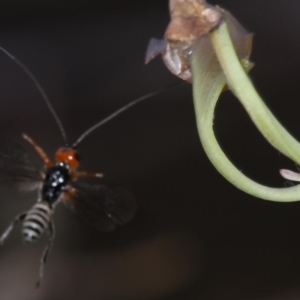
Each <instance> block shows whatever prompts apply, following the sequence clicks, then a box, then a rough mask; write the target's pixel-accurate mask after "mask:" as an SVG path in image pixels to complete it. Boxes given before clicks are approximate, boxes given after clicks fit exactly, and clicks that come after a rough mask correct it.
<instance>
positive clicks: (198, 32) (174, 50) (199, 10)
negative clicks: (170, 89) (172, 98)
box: [146, 0, 222, 82]
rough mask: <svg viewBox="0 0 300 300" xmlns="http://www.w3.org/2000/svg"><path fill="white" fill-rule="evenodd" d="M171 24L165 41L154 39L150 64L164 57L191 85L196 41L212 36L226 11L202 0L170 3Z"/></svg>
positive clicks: (149, 53)
mask: <svg viewBox="0 0 300 300" xmlns="http://www.w3.org/2000/svg"><path fill="white" fill-rule="evenodd" d="M169 8H170V16H171V21H170V23H169V25H168V27H167V30H166V32H165V38H164V40H163V41H161V40H156V39H151V40H150V43H149V46H148V49H147V53H146V63H148V62H149V61H150V60H151V59H153V58H154V57H155V56H157V55H158V54H162V57H163V60H164V62H165V64H166V66H167V67H168V69H169V70H170V71H171V72H172V73H173V74H175V75H176V76H178V77H180V78H182V79H184V80H186V81H188V82H191V80H192V75H191V70H190V62H189V58H190V54H191V51H192V49H191V47H192V45H193V43H194V41H195V40H196V39H197V38H199V37H201V36H202V35H204V34H206V33H208V32H209V31H210V30H212V29H213V28H214V27H215V26H217V25H218V24H219V23H220V21H221V20H222V11H221V9H220V8H218V7H213V6H211V5H208V4H207V3H206V1H201V0H170V2H169Z"/></svg>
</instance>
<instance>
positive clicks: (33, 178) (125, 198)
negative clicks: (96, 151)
mask: <svg viewBox="0 0 300 300" xmlns="http://www.w3.org/2000/svg"><path fill="white" fill-rule="evenodd" d="M0 50H1V51H2V52H4V53H5V54H6V55H7V56H8V57H10V58H11V59H12V60H13V61H14V62H15V63H16V64H17V65H19V66H20V67H21V68H22V69H23V71H24V72H25V73H26V74H27V75H28V76H29V77H30V78H31V80H32V81H33V83H34V85H35V86H36V88H37V89H38V90H39V92H40V94H41V96H42V98H43V100H44V101H45V103H46V105H47V106H48V108H49V110H50V112H51V114H52V116H53V117H54V120H55V122H56V124H57V125H58V128H59V130H60V133H61V135H62V138H63V140H64V147H62V148H59V149H58V150H57V151H56V153H55V162H53V161H52V160H51V159H50V158H49V157H48V155H47V154H46V152H45V151H44V150H43V149H42V148H41V147H40V146H38V144H37V143H36V142H35V141H34V140H33V139H32V138H31V137H29V136H28V135H27V134H23V138H24V139H25V141H26V142H28V143H29V144H30V145H31V146H32V147H33V149H34V150H35V152H36V153H37V154H38V156H39V157H40V158H41V160H42V161H43V163H44V167H43V168H42V169H40V168H38V167H37V166H36V165H35V164H34V163H32V161H31V159H30V157H29V155H28V153H27V152H26V150H25V148H23V147H22V146H21V145H18V144H16V143H13V142H10V143H0V183H1V184H6V185H8V186H12V187H14V188H17V189H19V190H37V192H38V197H37V202H36V203H35V204H34V205H33V206H32V207H31V208H30V209H29V210H27V211H25V212H22V213H21V214H19V215H17V216H16V217H15V219H14V220H13V221H12V222H11V224H10V225H9V226H8V227H7V229H6V230H5V231H4V233H3V234H2V235H1V236H0V245H2V244H3V243H4V241H5V240H6V239H7V237H8V236H9V234H10V233H11V231H12V230H13V228H14V226H15V225H16V224H17V223H18V222H20V221H22V222H23V223H22V236H23V240H24V241H25V242H26V243H33V242H36V241H37V240H38V239H39V238H40V237H41V236H42V235H43V234H44V233H45V232H47V233H48V235H49V238H48V242H47V245H46V247H45V249H44V251H43V254H42V257H41V262H40V270H39V277H38V281H37V284H36V286H37V287H38V286H39V285H40V283H41V280H42V278H43V273H44V266H45V263H46V260H47V256H48V253H49V251H50V249H51V247H52V244H53V240H54V236H55V231H54V224H53V213H54V209H55V207H56V205H57V204H58V203H61V202H62V203H64V204H65V205H66V207H68V208H70V209H71V210H72V211H73V212H74V213H75V214H77V215H78V216H79V217H81V218H82V219H84V220H85V221H86V222H87V223H88V224H90V225H91V226H93V227H94V228H96V229H98V230H101V231H110V230H113V229H114V228H115V227H116V226H118V225H124V224H126V223H127V222H129V221H130V220H131V219H132V218H133V216H134V214H135V211H136V208H137V206H136V201H135V198H134V197H133V195H132V194H131V193H130V192H129V191H128V190H126V189H124V188H122V187H118V186H117V187H109V186H107V185H104V184H101V183H99V184H91V183H90V184H88V183H82V182H80V180H79V181H78V180H77V179H80V178H82V177H96V178H101V177H102V174H101V173H89V172H83V171H78V170H77V169H78V166H79V158H78V154H77V147H78V145H79V144H80V143H81V142H82V141H83V140H84V139H85V138H86V137H87V136H88V135H89V134H91V133H92V132H93V131H95V130H96V129H97V128H99V127H100V126H102V125H104V124H105V123H107V122H108V121H110V120H112V119H113V118H115V117H116V116H118V115H119V114H121V113H122V112H124V111H126V110H127V109H129V108H130V107H132V106H133V105H135V104H137V103H139V102H141V101H143V100H146V99H148V98H150V97H152V96H154V95H157V94H159V93H162V92H163V91H166V90H168V89H170V87H169V88H165V89H162V90H159V91H156V92H152V93H149V94H147V95H145V96H143V97H140V98H138V99H135V100H133V101H131V102H129V103H128V104H126V105H125V106H123V107H121V108H120V109H118V110H117V111H115V112H114V113H112V114H111V115H109V116H108V117H106V118H105V119H103V120H101V121H100V122H97V123H96V124H95V125H93V126H92V127H90V128H89V129H88V130H86V131H85V132H84V133H83V134H81V135H80V136H79V138H78V139H77V140H76V141H75V143H73V144H72V145H71V146H70V144H69V143H68V142H67V136H66V132H65V130H64V127H63V125H62V122H61V120H60V119H59V117H58V115H57V113H56V111H55V110H54V108H53V106H52V104H51V102H50V100H49V98H48V97H47V95H46V93H45V91H44V90H43V88H42V87H41V85H40V83H39V82H38V81H37V79H36V78H35V76H34V75H33V74H32V72H31V71H30V70H29V69H28V68H27V67H26V66H25V65H24V64H23V63H22V62H20V61H19V60H18V59H17V58H16V57H14V56H13V55H12V54H10V53H9V52H8V51H6V50H5V49H4V48H2V47H0ZM174 86H178V84H175V85H174Z"/></svg>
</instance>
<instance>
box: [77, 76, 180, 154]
mask: <svg viewBox="0 0 300 300" xmlns="http://www.w3.org/2000/svg"><path fill="white" fill-rule="evenodd" d="M182 84H185V82H182V81H180V82H179V83H178V82H177V83H175V84H173V85H171V86H168V87H165V88H162V89H160V90H157V91H155V92H151V93H149V94H146V95H144V96H142V97H139V98H137V99H135V100H133V101H131V102H129V103H128V104H126V105H124V106H122V107H121V108H119V109H118V110H116V111H115V112H114V113H112V114H111V115H109V116H108V117H106V118H104V119H103V120H101V121H99V122H97V123H96V124H95V125H93V126H92V127H90V128H89V129H88V130H86V131H85V132H84V133H83V134H81V135H80V136H79V138H78V139H77V140H76V142H75V143H74V144H73V146H72V147H73V148H76V147H77V146H78V144H79V143H81V142H82V141H83V140H84V139H85V138H86V137H87V136H88V135H90V134H91V133H92V132H93V131H94V130H96V129H97V128H99V127H101V126H102V125H104V124H106V123H107V122H109V121H110V120H112V119H114V118H115V117H117V116H118V115H120V114H121V113H123V112H124V111H126V110H127V109H129V108H130V107H132V106H134V105H136V104H138V103H140V102H142V101H144V100H147V99H149V98H151V97H154V96H156V95H159V94H161V93H163V92H166V91H168V90H170V89H172V88H175V87H178V86H180V85H182Z"/></svg>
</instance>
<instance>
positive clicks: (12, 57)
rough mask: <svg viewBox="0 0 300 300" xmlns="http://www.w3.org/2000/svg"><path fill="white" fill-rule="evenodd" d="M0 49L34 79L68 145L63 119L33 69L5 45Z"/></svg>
mask: <svg viewBox="0 0 300 300" xmlns="http://www.w3.org/2000/svg"><path fill="white" fill-rule="evenodd" d="M0 51H2V52H3V53H4V54H6V55H7V56H8V57H9V58H10V59H12V60H13V61H14V62H15V63H16V64H17V65H18V66H19V67H20V68H21V69H22V70H23V71H24V72H25V73H26V74H27V75H28V76H29V78H30V79H31V80H32V82H33V83H34V85H35V86H36V88H37V89H38V91H39V92H40V94H41V95H42V98H43V99H44V101H45V102H46V105H47V106H48V108H49V110H50V112H51V114H52V116H53V117H54V120H55V122H56V124H57V126H58V128H59V130H60V133H61V135H62V138H63V140H64V143H65V145H68V142H67V135H66V132H65V129H64V127H63V125H62V122H61V120H60V119H59V117H58V115H57V113H56V111H55V110H54V108H53V106H52V104H51V102H50V100H49V98H48V96H47V95H46V93H45V91H44V89H43V88H42V86H41V85H40V83H39V82H38V80H37V79H36V78H35V76H34V75H33V74H32V73H31V71H30V70H29V69H28V68H27V67H26V66H25V65H24V64H23V63H22V62H20V61H19V60H18V59H17V58H16V57H15V56H13V55H12V54H11V53H10V52H8V51H7V50H5V49H4V48H3V47H1V46H0Z"/></svg>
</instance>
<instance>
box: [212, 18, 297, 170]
mask: <svg viewBox="0 0 300 300" xmlns="http://www.w3.org/2000/svg"><path fill="white" fill-rule="evenodd" d="M210 35H211V40H212V43H213V46H214V50H215V53H216V55H217V57H218V61H219V63H220V65H221V66H222V69H223V72H224V73H225V76H226V82H227V83H228V85H229V86H230V88H231V90H232V91H233V92H234V94H235V95H236V97H237V98H238V99H239V100H240V102H241V103H242V105H243V106H244V108H245V109H246V110H247V112H248V114H249V116H250V118H251V119H252V121H253V122H254V124H255V125H256V127H257V128H258V130H259V131H260V132H261V133H262V134H263V135H264V137H265V138H266V139H267V140H268V141H269V142H270V144H272V145H273V147H275V148H276V149H277V150H279V151H280V152H281V153H282V154H284V155H285V156H287V157H289V158H290V159H291V160H293V161H294V162H296V163H297V164H300V144H299V142H298V141H297V140H296V139H295V138H294V137H292V136H291V135H290V133H289V132H288V131H287V130H286V129H285V128H284V127H283V126H282V125H281V124H280V123H279V122H278V121H277V120H276V118H275V117H274V116H273V114H272V113H271V111H270V110H269V109H268V107H267V106H266V105H265V103H264V102H263V100H262V99H261V97H260V96H259V94H258V93H257V91H256V90H255V88H254V86H253V84H252V82H251V80H250V78H249V77H248V75H247V74H246V72H245V71H244V68H243V67H242V65H241V63H240V61H239V59H238V58H237V55H236V53H235V50H234V47H233V44H232V42H231V38H230V35H229V32H228V28H227V25H226V23H225V22H224V23H223V24H221V26H220V27H219V28H218V29H217V30H214V31H212V33H211V34H210Z"/></svg>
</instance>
